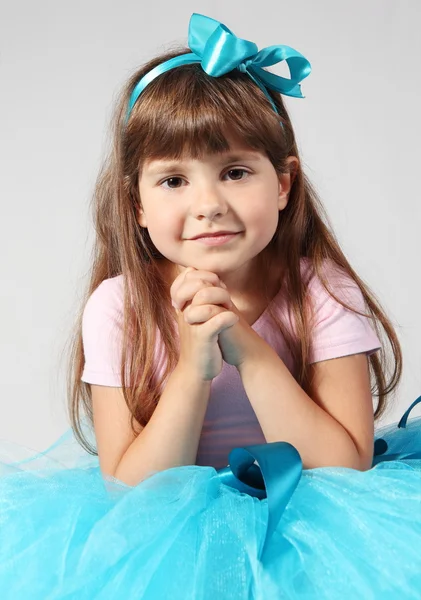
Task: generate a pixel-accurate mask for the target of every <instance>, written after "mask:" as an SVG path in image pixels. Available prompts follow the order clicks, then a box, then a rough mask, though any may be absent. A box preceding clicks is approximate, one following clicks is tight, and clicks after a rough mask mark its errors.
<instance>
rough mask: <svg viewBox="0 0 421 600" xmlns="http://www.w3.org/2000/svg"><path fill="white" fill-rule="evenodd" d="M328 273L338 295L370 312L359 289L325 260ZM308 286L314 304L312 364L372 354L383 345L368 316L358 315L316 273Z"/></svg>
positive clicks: (362, 310) (366, 312) (358, 308)
mask: <svg viewBox="0 0 421 600" xmlns="http://www.w3.org/2000/svg"><path fill="white" fill-rule="evenodd" d="M325 273H326V276H327V279H328V282H329V284H330V287H331V289H332V291H333V293H334V294H335V295H336V296H337V297H338V298H340V299H341V300H342V301H344V302H345V303H347V304H349V305H350V306H352V307H353V308H355V309H356V310H359V311H360V312H363V313H365V314H369V313H368V309H367V307H366V304H365V300H364V296H363V295H362V292H361V290H360V288H359V287H358V285H357V284H356V283H355V282H354V281H353V280H352V279H351V278H350V277H349V276H347V275H346V274H344V273H340V272H338V271H337V270H336V269H332V268H331V267H329V263H326V271H325ZM309 287H310V293H311V296H312V299H313V302H314V307H315V313H314V319H315V320H314V330H313V334H312V340H311V350H310V361H309V362H310V363H315V362H319V361H322V360H328V359H332V358H339V357H341V356H349V355H350V354H359V353H363V352H364V353H366V354H367V355H370V354H372V353H374V352H376V351H377V350H379V349H380V348H381V343H380V340H379V338H378V336H377V334H376V333H375V331H374V328H373V326H372V324H371V320H370V319H369V318H368V317H363V316H361V315H358V314H356V313H354V312H353V311H351V310H348V309H346V308H344V307H343V306H342V305H341V304H340V303H339V302H337V301H336V300H334V298H332V297H331V296H330V294H328V292H327V291H326V290H325V289H324V287H323V285H322V283H321V281H320V279H319V278H318V277H317V276H314V277H313V278H312V280H311V281H310V284H309Z"/></svg>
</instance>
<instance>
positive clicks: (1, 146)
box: [0, 0, 421, 449]
mask: <svg viewBox="0 0 421 600" xmlns="http://www.w3.org/2000/svg"><path fill="white" fill-rule="evenodd" d="M0 10H1V15H0V88H1V89H0V105H1V110H0V165H1V176H0V202H1V214H0V223H1V236H0V256H1V279H0V282H1V283H0V285H1V288H0V291H1V296H0V310H1V312H0V314H1V346H0V364H1V382H2V386H1V395H0V402H1V406H0V438H6V439H8V440H12V441H15V442H18V443H20V444H25V445H27V446H29V447H32V448H35V449H43V448H45V447H46V446H48V445H49V444H50V443H52V442H53V441H54V440H55V439H56V437H58V435H59V434H61V433H62V432H63V431H64V430H66V429H67V427H68V423H67V420H66V411H65V369H64V366H65V362H64V357H63V354H62V352H63V347H64V344H65V342H66V339H67V337H68V335H69V332H70V329H71V327H72V324H73V320H74V316H75V313H76V309H77V306H78V304H79V301H80V295H81V292H82V290H83V289H84V286H85V284H86V274H87V270H88V264H89V263H88V261H89V255H90V249H91V245H92V240H93V229H92V224H91V216H90V208H89V202H90V198H91V193H92V191H93V186H94V181H95V178H96V174H97V171H98V168H99V166H100V160H101V157H102V155H103V152H104V148H105V141H106V131H107V129H106V127H107V123H108V119H109V116H110V111H111V106H112V103H113V97H114V95H115V93H116V92H117V90H118V89H119V87H120V85H121V84H122V82H123V81H124V80H125V79H126V77H127V76H128V75H129V73H131V71H132V69H134V68H135V67H136V66H137V65H138V64H140V63H142V62H144V61H145V60H147V59H149V58H151V57H152V56H153V55H155V54H156V53H158V52H160V51H161V50H164V49H166V48H167V47H168V46H169V45H171V44H172V43H174V42H183V43H184V42H186V41H187V31H188V22H189V19H190V16H191V14H192V13H193V12H199V13H202V14H205V15H207V16H210V17H212V18H215V19H218V20H219V21H222V22H223V23H224V24H226V25H227V26H228V27H229V28H230V29H231V30H232V31H233V32H234V33H235V34H236V35H237V36H239V37H242V38H245V39H249V40H252V41H254V42H256V43H257V45H258V47H259V48H260V49H261V48H263V47H265V46H270V45H274V44H286V45H289V46H292V47H293V48H296V49H297V50H298V51H300V52H301V53H302V54H304V56H306V57H307V58H308V59H309V60H310V62H311V64H312V69H313V70H312V73H311V75H310V76H309V77H308V78H307V79H305V80H304V82H303V84H302V90H303V93H304V95H305V96H306V98H305V99H304V100H303V99H294V98H286V104H287V106H288V108H289V110H290V113H291V117H292V119H293V123H294V124H295V128H296V133H297V138H298V143H299V147H300V150H301V158H302V161H303V163H304V168H305V170H306V172H307V173H308V175H309V176H310V178H311V179H312V181H313V182H314V183H315V184H316V187H317V189H318V191H319V192H320V194H321V197H322V200H323V201H324V203H325V206H326V207H327V210H328V213H329V215H330V218H331V221H332V223H333V225H334V228H335V231H336V233H337V236H338V238H339V241H340V243H341V245H342V247H343V249H344V251H345V254H346V255H347V257H348V258H349V259H350V261H351V263H352V264H353V266H354V267H355V268H356V270H357V272H359V273H360V275H361V276H362V278H363V279H364V280H365V281H366V283H368V284H369V285H370V286H371V288H372V290H373V291H374V292H375V294H376V295H377V296H378V298H379V299H380V301H381V302H382V304H383V306H384V308H385V309H386V310H387V312H388V314H389V316H390V317H391V319H392V321H393V323H394V325H395V326H396V328H397V331H398V334H399V337H400V340H401V342H402V346H403V354H404V364H405V367H404V376H403V383H402V385H401V387H400V389H399V391H398V394H397V397H396V400H395V401H394V403H393V404H392V405H391V407H390V409H389V411H388V414H387V416H386V418H385V419H384V420H383V423H388V422H391V421H393V420H394V419H396V418H398V417H399V416H400V414H401V412H402V411H403V410H404V409H405V408H406V407H407V406H408V405H409V404H410V403H411V402H412V401H413V400H414V399H415V398H416V397H417V396H418V395H420V394H421V310H420V298H421V294H420V291H421V290H420V279H421V277H420V273H419V264H420V254H421V252H420V241H419V234H420V226H421V210H420V192H419V177H420V171H421V168H420V158H421V156H420V151H419V139H420V133H421V127H420V125H421V117H420V110H419V105H420V100H421V98H420V96H421V94H420V76H419V73H420V71H419V60H420V56H421V42H420V39H421V38H420V35H419V31H420V25H421V19H420V17H421V8H420V3H419V2H418V0H413V1H410V0H407V1H404V0H400V1H399V2H398V1H397V0H396V1H392V0H376V1H367V0H364V1H363V0H353V1H352V2H338V1H337V0H336V1H335V0H323V1H310V0H309V1H303V0H298V1H297V0H294V1H293V2H292V1H290V2H275V1H273V0H272V1H269V0H260V1H259V2H258V3H256V2H245V1H244V0H243V1H242V2H239V1H237V0H235V1H232V0H231V1H230V2H226V1H224V2H223V1H220V2H189V1H186V0H184V1H183V2H177V3H174V2H166V3H165V2H159V1H157V2H151V3H149V2H148V3H145V2H141V1H139V0H138V1H137V2H135V1H129V0H120V1H118V2H117V1H114V2H110V1H104V0H101V1H99V0H95V1H92V0H91V1H89V2H87V1H86V0H85V1H83V2H82V1H81V0H78V1H74V0H73V1H72V2H69V1H68V2H60V1H57V0H55V1H54V2H53V1H46V0H37V2H30V1H29V0H26V1H23V2H18V3H12V2H5V1H4V0H3V2H2V3H1V4H0ZM283 67H284V65H281V66H278V67H275V68H274V70H275V72H277V73H278V74H284V73H285V74H286V72H287V70H286V69H284V68H283ZM419 408H420V407H418V410H416V411H414V413H413V414H420V410H419Z"/></svg>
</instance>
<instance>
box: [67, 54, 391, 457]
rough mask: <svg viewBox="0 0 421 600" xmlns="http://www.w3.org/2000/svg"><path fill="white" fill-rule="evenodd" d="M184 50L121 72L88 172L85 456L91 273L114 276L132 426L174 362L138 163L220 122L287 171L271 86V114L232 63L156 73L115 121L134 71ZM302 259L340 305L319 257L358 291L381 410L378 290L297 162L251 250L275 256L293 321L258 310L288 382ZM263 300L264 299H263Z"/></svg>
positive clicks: (77, 388) (77, 362) (301, 366)
mask: <svg viewBox="0 0 421 600" xmlns="http://www.w3.org/2000/svg"><path fill="white" fill-rule="evenodd" d="M188 52H190V49H189V48H179V49H176V50H172V51H170V52H166V53H164V54H162V55H160V56H158V57H156V58H154V59H153V60H151V61H150V62H148V63H147V64H145V65H144V66H143V67H142V68H141V69H139V70H137V71H136V72H135V73H134V74H133V75H132V76H131V78H130V79H129V81H128V82H127V84H126V85H125V87H124V89H123V90H122V92H121V94H120V97H119V98H118V99H117V103H116V108H115V114H114V117H113V119H112V123H111V134H112V139H111V147H110V149H109V152H108V154H107V156H106V158H105V160H104V164H103V166H102V168H101V170H100V173H99V176H98V179H97V182H96V187H95V192H94V197H93V211H94V222H95V229H96V234H97V235H96V241H95V246H94V250H93V260H92V267H91V271H90V282H89V286H88V289H87V290H86V293H85V296H84V299H83V302H82V306H81V308H80V312H79V315H78V318H77V323H76V326H75V330H74V332H73V333H72V338H71V350H70V355H69V376H68V401H69V414H70V420H71V425H72V427H73V430H74V432H75V436H76V438H77V439H78V441H79V443H80V444H81V445H82V446H83V447H84V448H85V449H86V450H87V451H88V452H90V453H92V454H96V449H95V448H93V447H92V446H91V445H90V443H89V442H88V440H87V439H86V437H85V436H84V434H83V431H82V427H81V417H82V412H84V413H85V415H86V417H88V420H89V422H90V423H91V424H93V414H92V398H91V389H90V385H89V384H87V383H84V382H82V381H81V376H82V371H83V367H84V362H85V358H84V351H83V343H82V315H83V310H84V307H85V304H86V302H87V300H88V298H89V296H90V295H91V294H92V292H93V291H94V290H95V289H96V288H97V287H98V286H99V284H100V283H101V282H102V281H104V280H105V279H108V278H110V277H114V276H117V275H123V281H124V306H123V314H124V323H123V331H122V336H123V337H122V340H123V342H122V358H121V382H122V388H123V393H124V397H125V400H126V403H127V406H128V407H129V409H130V411H131V414H132V427H133V431H134V432H135V426H136V421H137V422H138V423H140V424H141V425H145V424H146V423H147V422H148V420H149V419H150V417H151V415H152V413H153V411H154V409H155V407H156V404H157V402H158V400H159V397H160V394H161V390H162V385H163V382H164V381H165V380H166V379H167V377H168V376H169V374H170V373H171V372H172V371H173V369H174V367H175V366H176V364H177V361H178V346H177V331H176V322H175V318H174V311H173V309H172V307H171V298H170V292H169V289H168V285H166V284H165V281H164V278H163V276H162V274H161V271H160V269H159V262H160V260H162V258H163V257H162V255H161V254H160V253H159V251H158V250H157V249H156V248H155V247H154V245H153V243H152V241H151V239H150V237H149V235H148V231H147V229H146V228H142V227H140V226H139V224H138V222H137V211H138V209H139V208H140V207H141V198H140V197H139V191H138V178H139V173H140V172H141V169H142V165H143V163H144V161H145V160H150V159H155V158H166V159H180V158H181V157H182V156H190V157H191V158H200V157H201V156H203V155H205V154H206V153H218V152H222V151H226V150H228V149H229V143H228V141H227V137H226V134H227V131H230V132H232V133H233V134H234V135H235V136H236V137H237V138H238V139H240V140H241V141H243V142H244V143H245V144H246V145H247V146H249V147H250V148H253V149H255V150H258V151H261V152H264V153H266V155H267V157H268V158H269V159H270V161H271V163H272V165H273V166H274V168H275V170H276V172H277V173H278V174H281V173H285V172H286V170H287V169H288V165H287V162H286V159H287V157H288V156H295V157H297V158H299V153H298V148H297V144H296V140H295V136H294V131H293V127H292V124H291V121H290V118H289V116H288V113H287V111H286V109H285V106H284V104H283V101H282V96H281V95H280V94H277V93H274V92H270V93H271V97H272V98H273V100H274V102H275V105H276V107H277V109H278V112H279V114H276V113H275V111H274V110H273V108H272V107H271V105H270V103H269V102H268V100H267V98H266V97H265V95H264V94H263V92H262V91H261V90H260V88H259V87H258V86H257V85H256V84H255V83H254V82H253V81H252V80H251V79H250V78H249V77H248V75H247V74H245V73H241V72H240V71H238V70H235V71H232V72H231V73H229V74H227V75H224V76H222V77H218V78H214V77H210V76H208V75H207V74H206V73H205V72H204V71H203V70H202V68H201V67H200V65H199V64H191V65H185V66H181V67H177V68H175V69H172V70H170V71H168V72H166V73H164V74H161V75H160V76H159V77H157V78H156V79H154V80H153V81H152V82H151V83H150V84H149V85H148V86H147V87H146V89H145V90H144V91H143V92H142V94H141V96H140V98H139V100H138V101H137V103H136V104H135V106H134V108H133V111H132V113H131V115H130V118H129V121H128V123H127V126H126V123H125V118H126V110H127V105H128V101H129V97H130V94H131V92H132V90H133V88H134V86H135V85H136V83H137V82H138V81H139V79H140V78H141V77H142V76H143V75H144V74H145V73H147V72H148V71H150V70H151V69H152V68H154V67H155V66H156V65H158V64H160V63H162V62H164V61H166V60H168V59H170V58H172V57H174V56H178V55H180V54H185V53H188ZM280 122H281V123H282V126H280ZM303 257H307V258H308V259H309V262H310V263H311V266H312V267H311V268H312V272H313V273H316V274H317V275H318V276H319V277H320V280H321V282H322V284H323V285H324V287H325V288H326V289H327V291H328V292H329V293H330V294H331V295H332V296H333V297H334V298H335V299H336V300H338V301H339V302H340V303H341V304H343V305H344V306H346V307H347V308H349V309H350V310H354V307H352V306H348V305H347V304H345V303H344V302H343V301H342V300H341V298H337V297H336V296H335V292H334V290H330V289H329V287H328V281H327V279H326V278H325V274H324V269H323V265H324V264H325V262H326V260H329V261H331V262H332V263H333V264H334V265H335V266H337V267H338V269H339V270H341V271H342V272H343V273H344V274H346V275H348V276H349V277H350V278H351V279H352V280H353V281H354V282H355V283H356V284H357V285H358V286H359V288H360V289H361V292H362V294H363V296H364V299H365V302H366V306H367V309H368V311H367V313H365V314H366V316H367V317H369V318H370V319H371V322H372V324H373V326H374V328H375V330H376V332H377V335H378V336H379V338H380V340H381V341H382V349H381V350H380V351H378V352H377V353H374V354H372V355H370V356H369V365H370V375H371V381H372V390H371V391H372V394H373V395H374V396H376V397H377V398H378V402H377V407H376V409H375V413H374V416H375V418H376V419H378V418H379V417H380V416H381V415H382V414H383V413H384V410H385V406H386V397H387V396H388V395H389V394H390V393H391V392H392V391H393V390H394V389H395V388H396V386H397V385H398V383H399V380H400V378H401V374H402V354H401V348H400V344H399V341H398V339H397V336H396V333H395V331H394V329H393V326H392V324H391V322H390V321H389V320H388V318H387V317H386V315H385V312H384V310H383V309H382V307H381V305H380V303H379V301H378V299H377V298H376V297H375V296H374V294H373V293H372V292H371V291H370V290H369V288H368V287H367V285H366V284H365V283H364V282H363V281H362V279H361V278H360V277H358V275H357V274H356V273H355V271H354V270H353V269H352V267H351V265H350V264H349V262H348V261H347V259H346V258H345V256H344V254H343V252H342V250H341V249H340V247H339V244H338V242H337V240H336V238H335V235H334V233H333V232H332V228H331V226H330V224H329V221H328V218H327V216H326V214H325V211H324V209H323V206H322V204H321V202H320V200H319V197H318V195H317V193H316V191H315V189H314V188H313V187H312V185H311V183H310V181H309V180H308V178H307V177H306V175H305V174H304V172H303V170H302V167H301V164H300V163H299V165H298V170H297V171H296V173H295V177H294V180H293V184H292V186H291V190H290V194H289V201H288V204H287V207H286V208H285V209H284V210H283V211H281V212H280V213H279V222H278V226H277V229H276V233H275V235H274V237H273V239H272V240H271V242H270V244H269V245H268V246H267V247H266V248H265V250H264V251H263V252H262V253H261V255H260V259H261V260H262V265H263V268H264V269H271V268H272V266H273V265H276V266H277V268H279V267H280V266H281V265H282V269H280V272H282V286H283V289H284V295H285V298H286V300H287V305H288V308H289V311H290V314H291V315H292V317H293V318H294V321H295V332H294V333H293V334H291V333H290V332H289V331H288V330H287V329H286V328H285V327H284V325H283V323H282V322H281V321H280V320H279V319H277V317H276V314H274V312H273V311H272V310H271V309H270V308H269V314H270V316H271V317H272V318H273V319H274V320H275V322H276V323H277V325H278V326H279V328H280V329H281V331H282V333H283V334H284V337H285V340H286V343H287V345H288V347H289V349H290V351H291V353H292V356H293V358H294V360H295V364H296V365H297V374H296V378H297V381H298V382H299V384H300V385H301V386H302V387H303V388H304V389H306V387H307V386H308V384H309V364H308V362H309V352H310V347H311V342H310V340H311V312H309V311H308V310H307V308H308V307H309V303H308V302H307V299H308V294H307V291H308V281H309V280H308V278H307V279H305V278H304V279H303V277H302V274H301V270H300V261H301V260H302V258H303ZM266 272H269V271H266ZM280 284H281V282H280ZM265 293H267V291H265ZM270 299H271V298H269V297H268V302H269V300H270ZM354 312H358V311H356V310H354ZM360 314H362V313H360ZM157 328H158V329H159V331H160V334H161V337H162V342H163V344H164V346H165V350H166V358H167V363H166V367H165V370H164V373H163V376H162V377H161V380H158V378H157V365H156V364H155V363H156V361H155V357H154V348H155V342H156V332H157Z"/></svg>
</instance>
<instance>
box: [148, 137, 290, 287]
mask: <svg viewBox="0 0 421 600" xmlns="http://www.w3.org/2000/svg"><path fill="white" fill-rule="evenodd" d="M230 146H231V149H230V150H229V151H228V152H226V153H224V154H217V155H207V156H205V157H204V158H203V159H201V160H192V159H190V158H186V159H185V160H182V162H179V163H175V162H172V161H170V162H169V161H162V160H152V161H148V162H146V163H145V164H144V165H143V169H142V173H141V176H140V177H139V193H140V199H141V203H142V209H141V210H140V211H139V216H138V222H139V224H140V225H141V226H142V227H147V228H148V230H149V235H150V237H151V240H152V242H153V243H154V245H155V246H156V248H157V249H158V250H159V251H160V252H161V254H163V255H164V256H165V257H166V258H167V259H168V260H169V261H171V262H172V263H174V264H175V265H178V266H179V267H189V266H190V267H194V268H196V269H203V270H206V271H211V272H213V273H216V274H217V275H219V276H220V277H221V278H222V279H223V280H224V281H225V282H226V283H227V280H229V279H233V277H234V279H237V278H238V277H240V279H241V280H243V277H248V276H251V275H252V273H253V266H254V261H253V259H254V258H255V257H256V256H257V255H258V254H259V253H260V252H261V251H262V250H263V249H264V248H265V247H266V246H267V245H268V244H269V242H270V241H271V239H272V238H273V235H274V233H275V230H276V226H277V224H278V217H279V211H280V210H283V209H284V208H285V206H286V204H287V201H288V193H289V191H290V187H291V183H292V179H291V176H290V174H286V175H281V176H280V178H278V175H277V173H276V171H275V169H274V168H273V165H272V163H271V162H270V160H269V159H268V158H267V156H266V155H264V154H262V153H260V152H257V151H255V150H251V149H250V148H247V147H245V146H243V145H241V144H238V143H231V144H230ZM288 160H289V162H294V163H297V162H298V160H297V159H296V158H295V157H289V159H288ZM292 166H293V167H294V166H295V165H292ZM292 170H293V171H294V169H292ZM218 231H230V232H235V233H237V235H235V236H234V237H232V238H231V239H230V240H229V241H227V242H225V243H223V244H220V245H207V244H205V243H203V242H202V241H200V240H193V239H192V238H194V237H195V236H198V235H202V234H206V233H215V232H218ZM181 270H183V269H179V272H181Z"/></svg>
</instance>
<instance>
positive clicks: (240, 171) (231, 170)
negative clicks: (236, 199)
mask: <svg viewBox="0 0 421 600" xmlns="http://www.w3.org/2000/svg"><path fill="white" fill-rule="evenodd" d="M228 173H247V174H248V171H246V170H245V169H230V170H229V171H227V172H226V175H228ZM241 179H244V177H241V178H237V177H234V181H240V180H241Z"/></svg>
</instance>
